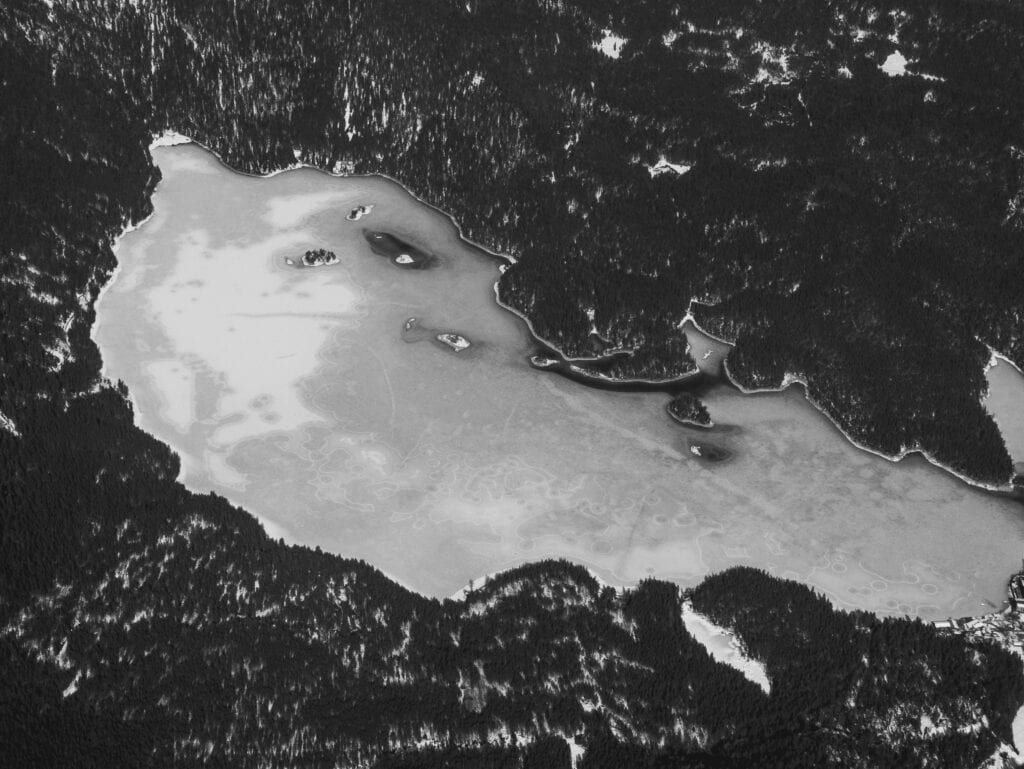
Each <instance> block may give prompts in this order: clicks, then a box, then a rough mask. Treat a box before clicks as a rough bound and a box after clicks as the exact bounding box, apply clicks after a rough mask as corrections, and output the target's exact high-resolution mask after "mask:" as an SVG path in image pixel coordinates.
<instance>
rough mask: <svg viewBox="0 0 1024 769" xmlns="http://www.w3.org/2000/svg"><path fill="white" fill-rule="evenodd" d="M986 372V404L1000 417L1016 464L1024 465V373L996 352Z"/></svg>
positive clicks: (986, 406)
mask: <svg viewBox="0 0 1024 769" xmlns="http://www.w3.org/2000/svg"><path fill="white" fill-rule="evenodd" d="M985 376H986V378H987V379H988V397H986V398H985V408H986V409H987V410H988V412H989V413H990V414H991V415H992V417H993V418H994V419H995V420H996V424H997V425H998V426H999V432H1001V433H1002V435H1003V440H1004V441H1006V448H1007V450H1008V451H1009V452H1010V456H1011V457H1012V458H1013V461H1014V463H1015V466H1017V467H1018V469H1024V374H1021V372H1020V371H1018V370H1017V369H1016V367H1015V366H1014V365H1013V364H1012V363H1011V362H1010V361H1009V360H1007V359H1006V358H1004V357H1002V356H1000V355H993V356H992V362H991V363H990V364H989V367H988V371H986V372H985Z"/></svg>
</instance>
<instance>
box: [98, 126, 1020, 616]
mask: <svg viewBox="0 0 1024 769" xmlns="http://www.w3.org/2000/svg"><path fill="white" fill-rule="evenodd" d="M192 143H195V142H192ZM195 144H196V146H197V147H198V148H200V149H203V150H204V152H205V153H207V154H208V155H210V156H212V157H213V158H216V159H217V161H218V162H219V164H220V165H221V167H222V168H223V169H225V170H227V171H230V172H231V173H233V174H238V175H240V176H246V177H252V178H257V179H262V178H267V177H268V176H273V175H276V174H277V173H283V171H276V172H272V173H270V174H248V173H245V172H240V171H235V170H234V169H232V168H231V167H230V166H229V165H227V164H226V163H224V162H223V161H221V160H220V158H218V157H217V155H216V153H214V152H212V151H209V150H207V149H205V148H203V147H202V145H200V144H199V143H195ZM158 146H159V145H158ZM303 167H305V168H314V167H312V166H297V167H296V169H297V168H303ZM296 169H285V170H296ZM315 170H318V171H320V172H321V173H322V174H325V175H327V176H330V177H332V178H344V179H347V178H354V179H360V178H364V179H372V178H373V177H377V178H378V179H384V180H385V181H390V182H394V183H395V184H396V185H397V187H398V188H400V189H402V190H403V191H405V192H406V194H409V195H410V197H412V198H413V199H414V200H416V201H417V202H420V203H423V201H421V200H420V199H419V198H417V197H416V196H415V195H414V194H412V193H411V192H409V191H408V189H407V188H406V187H405V186H404V185H402V184H401V183H400V182H397V181H395V180H393V179H390V178H388V177H385V176H384V175H380V174H332V173H330V172H326V171H323V170H322V169H319V168H316V169H315ZM423 205H426V206H427V207H428V208H429V209H432V210H433V211H436V212H438V213H441V214H442V215H444V216H447V218H448V220H449V221H450V222H452V224H453V226H454V227H455V230H454V232H455V233H457V234H459V238H460V239H461V241H462V242H463V243H466V244H468V246H469V247H470V248H471V249H473V250H475V251H478V252H481V253H484V254H488V255H490V256H493V257H496V258H498V259H499V260H504V261H506V262H512V263H514V259H512V258H511V257H505V256H502V255H500V254H493V253H492V252H489V251H488V250H487V249H486V248H483V247H479V246H477V245H476V244H474V243H473V242H472V241H469V240H467V239H466V238H464V237H462V236H461V231H460V230H459V228H458V225H457V222H455V220H454V219H453V217H452V216H451V215H448V214H445V213H444V212H443V211H442V210H441V209H439V208H437V207H436V206H433V205H430V204H429V203H423ZM154 214H155V212H151V213H150V214H149V215H148V216H146V217H145V218H144V219H142V220H140V221H139V222H137V223H135V224H130V225H128V226H127V227H126V228H125V230H124V231H123V232H122V233H121V235H119V236H118V238H116V239H115V240H114V242H113V244H112V246H113V250H115V252H116V250H117V249H118V246H119V241H120V238H121V237H123V236H124V235H126V234H128V233H131V232H133V231H134V230H136V229H139V228H141V227H142V226H143V225H144V224H145V223H146V222H148V221H149V220H150V219H151V218H152V217H153V216H154ZM121 270H122V266H121V263H120V261H119V262H118V263H117V265H116V266H115V268H114V269H113V270H112V271H111V273H110V276H109V277H108V279H107V280H106V281H105V282H104V283H103V285H102V286H101V292H100V294H99V295H98V297H97V300H96V301H97V303H98V302H99V300H100V299H101V298H102V296H103V295H104V293H105V292H106V291H107V289H108V288H109V287H110V286H111V285H112V284H113V282H114V280H116V279H117V276H118V275H119V274H120V272H121ZM492 285H494V284H492ZM496 303H497V304H498V305H499V306H501V307H502V308H503V309H506V310H508V311H509V312H510V313H511V314H512V315H513V316H515V317H517V318H519V319H521V320H523V322H524V323H525V324H526V327H527V328H531V327H530V325H529V323H528V321H527V320H526V319H525V318H523V317H522V315H520V313H518V312H516V311H515V310H512V309H510V308H508V307H505V306H504V305H502V304H501V303H500V302H497V301H496ZM686 319H689V320H691V322H693V326H694V328H695V329H696V330H697V331H699V332H700V333H702V334H704V335H706V336H707V337H708V338H711V339H715V340H717V341H720V342H723V343H724V344H729V343H728V342H726V341H725V340H721V339H718V338H717V337H714V336H713V335H711V334H707V333H706V332H704V330H703V329H701V328H700V327H699V325H698V324H697V323H696V322H695V321H693V319H692V317H690V316H689V314H688V316H687V318H686ZM686 319H684V321H683V323H685V320H686ZM100 322H101V321H100V318H99V313H97V315H96V321H95V322H94V331H95V328H96V327H97V326H98V325H99V323H100ZM680 325H682V323H681V324H680ZM531 334H532V328H531ZM533 338H534V339H536V337H535V336H533ZM541 343H543V342H541ZM724 371H725V369H724V367H723V372H724ZM109 373H110V372H109V369H108V368H107V366H106V362H105V361H104V363H103V368H102V369H101V375H103V376H106V377H109ZM581 379H583V378H581ZM687 380H688V381H692V382H693V383H698V382H699V381H708V382H711V383H718V382H721V383H722V384H726V385H727V384H732V385H733V388H734V389H735V390H736V391H738V392H744V391H743V389H742V388H741V387H739V386H738V385H736V384H735V383H734V382H732V381H731V380H729V379H726V378H724V377H723V376H722V375H719V374H713V373H708V372H706V371H697V372H693V374H692V375H690V376H688V377H687ZM108 381H109V378H108ZM577 381H580V380H577ZM580 383H582V384H587V385H588V386H591V387H594V386H595V385H593V384H591V382H589V381H587V380H586V379H583V381H580ZM792 383H793V382H789V383H787V386H788V384H792ZM602 384H603V383H602ZM716 387H717V385H716ZM733 388H730V389H733ZM597 389H623V388H616V387H614V386H613V387H601V386H600V384H598V385H597ZM642 389H644V390H658V391H664V390H666V388H665V385H664V383H655V382H651V383H650V384H649V386H648V387H644V388H642ZM782 389H785V388H778V390H775V391H781V390H782ZM753 392H755V393H756V392H759V391H753ZM769 392H772V391H771V390H769ZM804 394H805V399H806V400H808V401H809V402H811V404H812V405H814V406H815V408H816V409H817V410H818V411H821V408H820V407H818V406H817V404H815V403H814V402H813V401H811V399H810V398H806V389H805V393H804ZM751 400H753V399H751ZM132 403H133V406H134V405H135V402H134V399H132ZM135 411H136V414H138V413H140V412H139V410H138V408H135ZM823 413H824V412H823ZM826 416H828V415H827V414H826ZM830 421H832V422H833V424H835V422H834V421H833V420H831V418H830ZM836 427H837V429H839V432H840V434H843V435H844V437H847V438H848V442H849V443H851V444H852V445H853V446H854V447H855V448H858V449H863V447H862V446H859V445H858V444H856V442H854V441H853V440H850V439H849V436H846V435H845V433H843V431H842V430H841V429H840V428H838V425H836ZM146 432H147V433H149V434H150V435H153V433H152V432H150V431H148V430H146ZM155 439H156V440H159V441H160V442H161V443H165V444H168V445H171V446H172V448H173V443H169V442H168V441H167V440H165V439H162V438H155ZM868 451H869V452H870V453H877V452H873V451H872V450H870V449H868ZM176 453H180V452H176ZM906 453H914V452H906ZM906 453H905V454H904V455H903V456H905V455H906ZM880 456H882V455H880ZM884 458H886V459H890V461H893V462H895V461H898V460H897V459H892V458H890V457H884ZM900 458H902V457H900ZM931 464H933V465H936V466H937V467H938V468H939V469H946V468H942V467H941V466H940V465H937V463H934V462H931ZM186 469H187V468H186V464H185V463H184V462H182V466H181V470H180V474H179V475H180V476H183V475H184V474H185V473H186ZM949 472H950V474H953V475H956V474H955V473H953V472H952V471H949ZM960 480H964V479H962V478H961V479H960ZM968 486H977V484H972V483H970V482H968ZM982 490H984V491H992V489H985V488H983V489H982ZM996 491H997V493H998V490H996ZM217 493H218V494H219V495H220V496H222V497H224V498H226V499H228V500H229V501H231V496H232V495H231V494H230V493H227V494H225V493H224V491H223V490H217ZM1000 496H1003V495H1002V494H1000ZM232 504H234V505H236V506H238V507H242V508H244V509H246V510H248V507H247V505H245V504H240V503H237V502H232ZM254 517H255V518H257V520H258V521H259V522H260V523H261V524H262V525H263V526H264V528H265V530H267V533H268V536H271V537H272V538H274V539H277V538H279V537H280V536H281V534H278V533H274V532H271V531H270V530H269V529H268V525H267V524H268V522H267V521H266V520H264V518H263V517H262V516H259V515H256V514H254ZM285 538H286V539H287V538H291V537H288V536H286V537H285ZM339 555H340V554H339ZM347 557H356V558H358V557H359V556H358V554H352V555H349V556H347ZM546 558H566V557H565V556H560V555H556V554H552V555H545V554H543V553H540V554H537V556H536V557H531V558H528V559H526V560H523V561H511V562H509V563H508V565H507V566H503V567H501V569H500V570H499V571H498V572H494V573H504V572H506V571H509V570H512V569H515V568H517V566H519V565H523V564H526V563H532V562H534V561H536V560H545V559H546ZM567 560H571V561H573V562H579V563H581V564H582V565H586V566H587V568H588V570H589V571H591V572H593V569H592V568H591V567H590V566H589V565H587V564H586V560H585V559H580V558H578V557H576V556H573V557H571V558H567ZM374 568H377V569H379V567H376V566H375V567H374ZM382 573H385V574H386V572H382ZM388 576H389V578H392V577H390V575H388ZM595 576H596V575H595ZM787 578H789V579H796V580H798V581H801V582H803V581H802V580H800V578H799V577H787ZM392 579H393V578H392ZM599 579H600V578H599ZM396 582H398V583H399V584H404V583H403V582H401V581H399V580H396ZM621 584H624V585H628V586H629V587H633V586H634V583H630V582H626V583H621ZM804 584H807V583H806V582H804ZM410 589H411V590H413V592H420V591H419V590H416V589H413V588H410ZM816 589H818V590H821V588H820V587H818V588H816ZM826 593H827V594H829V597H830V599H831V602H832V603H833V605H835V606H836V607H837V608H844V609H850V608H856V607H855V606H852V605H847V604H846V602H845V601H843V600H842V598H841V597H838V596H835V595H832V594H831V591H826ZM837 598H839V600H836V599H837ZM877 613H878V614H879V616H886V615H891V614H893V612H892V611H880V612H877Z"/></svg>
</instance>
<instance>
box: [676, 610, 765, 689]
mask: <svg viewBox="0 0 1024 769" xmlns="http://www.w3.org/2000/svg"><path fill="white" fill-rule="evenodd" d="M683 624H684V625H685V626H686V632H688V633H689V634H690V635H692V636H693V637H694V638H695V639H697V640H698V641H699V642H700V643H701V644H702V645H703V646H704V648H705V649H707V650H708V654H710V655H711V656H712V657H713V658H714V659H715V661H716V662H721V663H722V664H724V665H729V666H730V667H734V668H736V669H737V670H738V671H740V672H741V673H742V674H743V675H744V676H746V677H747V679H748V680H750V681H753V682H754V683H755V684H757V685H758V686H760V687H761V688H762V689H764V691H765V693H766V694H767V693H768V692H770V691H771V682H770V681H769V680H768V673H767V672H766V671H765V668H764V664H763V663H761V662H759V661H758V660H756V659H753V658H751V657H748V656H747V655H745V654H744V653H743V650H742V648H741V647H740V644H739V641H738V640H737V639H736V635H735V634H734V633H732V632H731V631H730V630H728V629H726V628H723V627H719V626H718V625H716V624H715V623H714V622H712V621H711V620H709V619H708V618H707V617H705V616H704V615H703V614H698V613H697V612H695V611H694V610H693V605H692V604H691V603H690V602H689V601H684V602H683Z"/></svg>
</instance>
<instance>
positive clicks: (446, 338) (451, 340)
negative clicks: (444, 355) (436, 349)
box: [435, 332, 470, 352]
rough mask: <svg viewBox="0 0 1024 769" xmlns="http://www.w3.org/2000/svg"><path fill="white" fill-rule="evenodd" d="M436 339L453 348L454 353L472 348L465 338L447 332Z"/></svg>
mask: <svg viewBox="0 0 1024 769" xmlns="http://www.w3.org/2000/svg"><path fill="white" fill-rule="evenodd" d="M435 339H437V341H438V342H440V343H441V344H443V345H445V346H447V347H449V348H451V350H452V351H453V352H462V351H463V350H465V349H467V348H468V347H469V346H470V341H469V340H468V339H466V337H464V336H460V335H459V334H453V333H451V332H446V333H443V334H438V335H437V336H436V337H435Z"/></svg>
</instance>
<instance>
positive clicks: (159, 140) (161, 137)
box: [149, 131, 192, 150]
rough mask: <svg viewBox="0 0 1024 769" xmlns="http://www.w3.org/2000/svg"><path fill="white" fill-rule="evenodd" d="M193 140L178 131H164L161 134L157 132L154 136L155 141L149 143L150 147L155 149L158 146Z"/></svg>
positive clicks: (189, 142)
mask: <svg viewBox="0 0 1024 769" xmlns="http://www.w3.org/2000/svg"><path fill="white" fill-rule="evenodd" d="M191 143H192V140H191V139H189V138H188V137H187V136H185V135H184V134H180V133H178V132H177V131H164V132H163V133H161V134H157V135H155V136H154V137H153V141H152V142H150V144H149V149H150V150H154V149H156V148H157V147H173V146H175V145H176V144H191Z"/></svg>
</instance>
